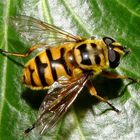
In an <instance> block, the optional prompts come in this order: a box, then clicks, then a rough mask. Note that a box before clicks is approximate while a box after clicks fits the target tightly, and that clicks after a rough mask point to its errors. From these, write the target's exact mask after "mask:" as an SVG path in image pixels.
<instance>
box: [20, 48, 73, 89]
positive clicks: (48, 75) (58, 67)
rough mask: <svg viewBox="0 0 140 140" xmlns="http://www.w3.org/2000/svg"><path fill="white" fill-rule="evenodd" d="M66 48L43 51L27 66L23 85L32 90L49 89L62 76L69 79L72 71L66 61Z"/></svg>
mask: <svg viewBox="0 0 140 140" xmlns="http://www.w3.org/2000/svg"><path fill="white" fill-rule="evenodd" d="M64 55H65V48H64V47H63V48H62V47H55V48H50V49H47V50H44V51H42V52H41V53H39V54H38V55H37V56H36V57H35V58H32V59H31V60H30V61H29V62H28V63H27V64H26V66H25V68H24V72H23V83H25V84H26V85H28V86H30V87H31V88H38V89H40V88H44V87H49V86H50V85H52V84H53V83H54V81H56V80H57V79H58V78H60V77H61V76H66V77H69V76H70V75H71V71H70V70H69V68H68V67H67V63H66V61H65V59H64Z"/></svg>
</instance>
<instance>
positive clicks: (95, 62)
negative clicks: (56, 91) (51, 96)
mask: <svg viewBox="0 0 140 140" xmlns="http://www.w3.org/2000/svg"><path fill="white" fill-rule="evenodd" d="M101 45H102V47H101ZM106 52H107V47H105V46H104V43H103V41H102V40H91V39H88V40H85V41H82V42H80V43H66V44H63V45H60V46H56V47H52V48H49V49H46V50H44V51H42V52H41V53H39V54H38V55H37V56H36V57H35V58H32V59H31V60H30V61H29V62H28V63H27V64H26V65H25V69H24V74H23V83H25V84H26V85H29V86H31V87H32V88H38V89H42V88H47V87H49V86H51V85H52V84H53V83H54V82H55V81H57V80H58V79H59V78H60V77H62V76H65V77H67V78H68V79H69V78H70V77H72V76H75V77H76V74H77V72H76V71H75V70H78V69H79V72H80V73H81V74H83V73H85V72H86V71H94V72H93V74H94V75H96V74H97V73H99V72H100V71H102V69H105V68H107V67H108V65H109V62H108V56H107V53H106ZM80 73H78V74H80Z"/></svg>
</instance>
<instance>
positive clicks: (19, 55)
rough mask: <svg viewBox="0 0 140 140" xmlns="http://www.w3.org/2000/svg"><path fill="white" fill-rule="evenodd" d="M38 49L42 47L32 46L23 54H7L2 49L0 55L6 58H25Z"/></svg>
mask: <svg viewBox="0 0 140 140" xmlns="http://www.w3.org/2000/svg"><path fill="white" fill-rule="evenodd" d="M38 48H43V46H42V45H34V46H32V47H31V48H29V49H28V51H27V52H26V53H25V54H21V53H12V52H7V51H4V50H2V49H0V53H1V54H4V55H7V56H17V57H27V56H29V55H30V54H31V53H32V52H33V51H34V50H36V49H38Z"/></svg>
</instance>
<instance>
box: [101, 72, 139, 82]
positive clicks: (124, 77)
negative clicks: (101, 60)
mask: <svg viewBox="0 0 140 140" xmlns="http://www.w3.org/2000/svg"><path fill="white" fill-rule="evenodd" d="M101 75H102V76H104V77H107V78H110V79H128V80H131V81H132V82H134V83H135V82H138V81H137V80H135V79H133V78H132V77H129V76H127V75H119V74H116V73H111V72H108V71H102V73H101Z"/></svg>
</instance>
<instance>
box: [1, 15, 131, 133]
mask: <svg viewBox="0 0 140 140" xmlns="http://www.w3.org/2000/svg"><path fill="white" fill-rule="evenodd" d="M13 23H14V24H15V26H16V29H17V30H18V31H19V32H20V33H21V34H22V35H24V36H25V38H26V39H27V40H28V41H32V40H33V41H36V42H35V45H33V46H32V47H31V48H30V49H29V50H28V51H27V53H25V54H19V53H10V52H6V51H4V50H0V52H1V53H2V54H5V55H13V56H18V57H27V56H29V55H30V53H32V52H33V51H34V50H36V49H38V48H44V50H43V51H41V52H40V53H38V54H37V55H36V56H35V57H33V58H32V59H30V60H29V61H28V62H27V63H26V64H25V67H24V70H23V76H22V80H23V83H24V84H25V85H27V86H29V87H30V88H31V89H36V90H39V89H49V91H48V94H46V97H45V99H44V100H43V102H42V104H41V106H40V109H39V116H38V119H37V121H36V122H35V123H34V124H33V125H32V127H31V128H28V129H26V130H25V133H29V132H30V131H31V130H32V129H33V128H35V127H38V128H39V130H40V133H41V134H42V133H43V132H45V131H47V130H49V129H50V128H51V127H52V126H54V125H55V124H56V122H57V121H58V120H59V119H60V118H61V117H62V116H63V114H64V113H65V112H66V111H67V110H68V108H69V107H70V106H71V104H72V103H73V101H74V100H75V99H76V97H77V96H78V94H79V93H80V91H81V90H82V88H83V87H84V86H85V85H86V86H87V88H88V90H89V92H90V93H91V94H92V95H93V96H95V97H96V98H98V99H99V100H101V101H103V102H106V103H107V104H108V105H110V106H111V108H112V109H113V110H114V111H116V112H119V110H118V109H116V108H115V107H114V106H113V105H112V104H111V103H110V102H108V100H107V99H104V98H102V97H100V96H99V95H98V94H97V92H96V90H95V88H94V86H93V85H92V82H91V77H92V78H94V77H95V76H96V75H98V74H101V75H103V76H106V77H108V78H121V79H130V80H133V79H132V78H130V77H128V76H121V75H117V74H113V73H110V72H108V71H106V69H107V68H116V67H117V66H118V65H119V62H120V59H121V57H122V56H124V55H126V54H128V52H129V51H128V50H126V48H125V47H123V46H121V44H120V43H118V42H116V41H115V40H114V39H112V38H110V37H104V38H103V39H95V38H94V39H91V38H89V39H87V38H82V37H80V36H74V35H72V34H70V33H68V32H65V31H63V30H61V29H59V28H57V27H55V26H53V25H50V24H47V23H44V22H42V21H40V20H37V19H34V18H31V17H27V16H21V17H15V18H14V19H13ZM31 33H32V34H33V37H32V36H31V35H29V34H31ZM50 33H52V35H50ZM34 35H37V37H36V38H35V37H34ZM34 38H35V39H34ZM43 39H44V40H45V41H42V40H43Z"/></svg>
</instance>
